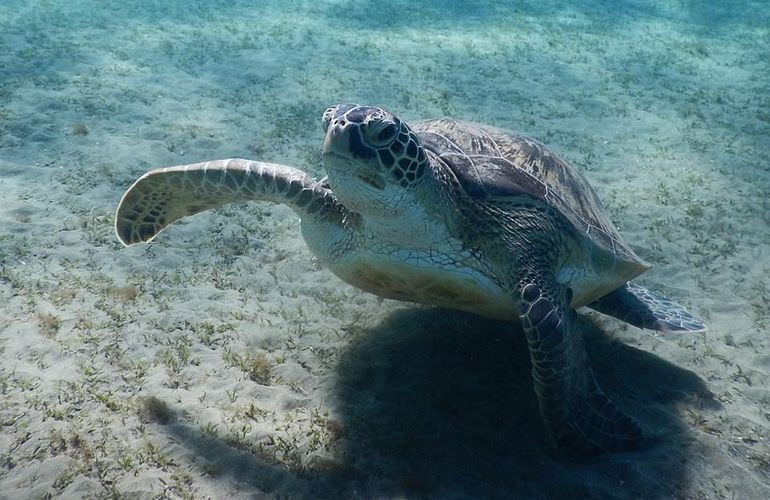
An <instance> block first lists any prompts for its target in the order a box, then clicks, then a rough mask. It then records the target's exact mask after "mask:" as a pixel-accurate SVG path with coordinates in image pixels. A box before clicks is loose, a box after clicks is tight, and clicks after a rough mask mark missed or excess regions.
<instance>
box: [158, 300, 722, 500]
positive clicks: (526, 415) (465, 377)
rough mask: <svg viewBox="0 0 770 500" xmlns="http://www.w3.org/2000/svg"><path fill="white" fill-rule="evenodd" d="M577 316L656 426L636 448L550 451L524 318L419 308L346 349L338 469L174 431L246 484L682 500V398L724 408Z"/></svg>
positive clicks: (372, 493)
mask: <svg viewBox="0 0 770 500" xmlns="http://www.w3.org/2000/svg"><path fill="white" fill-rule="evenodd" d="M580 324H581V326H582V327H583V328H584V329H585V331H586V341H587V345H588V349H589V352H590V354H591V358H592V361H593V366H594V370H595V372H596V374H597V378H598V379H599V381H600V383H601V384H602V386H603V387H604V388H605V389H606V390H607V391H608V392H609V393H610V394H611V396H612V397H613V398H614V399H615V401H616V402H617V403H618V404H619V405H620V406H621V408H623V409H624V410H625V411H627V412H628V413H629V414H631V415H633V416H634V417H635V418H637V419H638V420H639V421H640V423H641V424H642V426H643V428H644V429H645V431H647V433H648V434H655V435H656V437H655V438H654V439H652V440H650V442H649V443H648V445H647V446H646V447H645V448H643V449H642V450H637V451H635V452H630V453H618V454H607V455H604V456H601V457H597V458H593V459H590V460H587V461H585V462H582V463H568V462H559V461H557V460H554V459H553V458H552V457H551V456H550V455H549V453H548V445H547V442H546V440H545V436H544V429H543V426H542V423H541V421H540V418H539V415H538V410H537V402H536V399H535V396H534V392H533V391H532V384H531V378H530V373H529V371H530V366H529V356H528V352H527V349H526V345H525V342H524V337H523V334H522V332H521V330H520V329H519V327H517V326H515V325H511V324H509V323H504V322H499V321H493V320H488V319H484V318H480V317H478V316H474V315H470V314H465V313H461V312H455V311H447V310H441V309H419V308H417V309H415V308H406V309H403V310H399V311H396V312H395V313H393V314H391V315H390V316H389V317H388V318H387V319H386V320H385V321H383V322H382V323H381V324H380V325H378V326H376V327H374V328H372V329H370V330H368V331H367V332H365V333H363V334H361V336H360V337H359V338H358V339H357V340H356V341H354V342H353V343H352V344H351V345H350V346H349V347H348V348H347V351H346V352H345V353H344V354H343V355H342V359H341V361H340V363H339V365H338V381H337V384H336V392H337V393H336V402H335V405H336V408H335V410H336V413H337V415H338V416H339V418H340V419H341V422H340V424H341V426H342V430H343V432H342V435H343V436H344V438H343V439H341V440H340V441H338V448H337V449H336V450H335V452H336V453H335V454H336V456H335V457H334V461H335V462H337V463H338V464H339V467H336V468H335V470H334V471H332V472H328V473H327V472H321V471H316V472H313V471H312V470H307V469H305V470H303V471H294V470H291V469H287V468H285V467H283V466H276V465H272V464H270V463H269V462H268V461H266V460H262V459H261V458H260V457H256V456H254V455H251V454H248V453H245V452H242V451H238V450H236V449H233V448H231V447H229V446H228V445H227V444H225V442H224V441H221V440H218V439H216V438H214V439H212V438H210V437H202V436H201V434H200V432H197V431H194V430H193V429H192V428H188V426H186V425H185V424H174V425H172V426H170V427H169V430H170V431H171V432H172V433H173V434H174V435H176V437H177V438H179V439H181V441H182V442H183V444H185V445H186V446H189V447H191V448H193V449H195V451H196V452H198V453H200V454H201V455H202V456H203V457H204V458H206V459H207V460H208V461H209V463H211V464H213V465H215V466H217V468H218V469H219V470H222V471H227V472H228V473H230V474H232V476H233V477H234V478H235V479H236V480H237V482H238V483H240V484H241V486H243V487H244V488H246V489H248V488H249V487H250V486H251V487H257V488H259V490H260V492H268V493H272V494H276V495H279V496H282V495H288V496H290V497H293V498H299V497H306V496H308V497H315V498H324V497H327V496H328V497H335V498H339V497H344V498H382V497H392V496H405V497H407V498H423V497H430V498H603V499H604V498H646V499H653V498H672V497H681V496H682V495H683V494H684V493H685V492H686V491H687V476H688V475H687V470H686V465H687V462H688V456H689V454H690V448H691V446H692V442H693V438H692V436H691V434H690V432H689V430H688V426H687V425H686V424H685V423H684V422H683V421H682V420H681V418H680V417H679V411H678V410H677V408H676V406H677V405H680V404H685V405H686V404H688V403H689V404H693V405H694V404H700V405H704V406H707V407H713V408H717V407H718V406H719V404H718V403H717V402H716V401H714V400H713V399H711V395H710V393H709V391H708V390H707V388H706V386H705V383H704V382H703V381H702V380H701V379H700V378H698V377H697V376H696V375H695V374H694V373H692V372H690V371H688V370H684V369H681V368H678V367H676V366H675V365H673V364H671V363H669V362H667V361H665V360H663V359H661V358H659V357H657V356H655V355H653V354H650V353H647V352H644V351H640V350H638V349H635V348H633V347H629V346H627V345H625V344H622V343H620V342H617V341H615V340H613V339H612V338H611V337H609V336H608V335H607V334H605V333H603V332H602V331H600V330H599V329H597V328H596V327H595V326H594V325H593V324H591V322H590V321H588V320H586V319H585V318H581V320H580ZM643 334H644V333H643V332H640V335H643ZM340 471H344V473H343V474H341V473H340Z"/></svg>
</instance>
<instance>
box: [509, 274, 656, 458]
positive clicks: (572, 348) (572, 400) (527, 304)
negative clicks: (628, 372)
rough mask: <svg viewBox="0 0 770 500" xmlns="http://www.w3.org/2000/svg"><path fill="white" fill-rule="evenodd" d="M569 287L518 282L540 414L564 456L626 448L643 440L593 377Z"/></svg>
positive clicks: (546, 281)
mask: <svg viewBox="0 0 770 500" xmlns="http://www.w3.org/2000/svg"><path fill="white" fill-rule="evenodd" d="M568 294H569V291H568V290H567V289H566V288H565V287H563V286H561V285H558V284H557V283H556V282H554V281H552V280H549V279H547V278H543V277H539V276H529V277H526V278H525V279H524V280H523V281H522V282H521V283H520V284H519V287H518V295H519V303H518V312H519V316H520V319H521V322H522V325H523V327H524V332H525V333H526V337H527V343H528V344H529V353H530V359H531V360H532V378H533V381H534V386H535V394H536V395H537V397H538V402H539V405H540V413H541V414H542V416H543V419H544V422H545V426H546V429H547V431H548V433H549V435H550V437H551V440H552V441H553V443H554V445H555V446H556V447H557V448H558V449H559V451H560V452H561V453H563V454H566V455H569V456H585V455H592V454H596V453H600V452H604V451H626V450H630V449H633V448H634V447H636V446H637V445H638V444H639V443H640V442H641V440H642V432H641V430H640V428H639V426H638V425H637V424H636V422H635V421H634V420H633V419H631V418H630V417H628V416H627V415H625V414H624V413H623V412H621V411H620V410H619V409H618V408H617V407H616V406H615V404H614V403H613V402H612V401H610V399H609V398H608V397H607V395H606V394H605V393H604V392H603V391H602V390H601V388H600V387H599V385H598V384H597V382H596V379H595V378H594V374H593V371H592V370H591V366H590V363H589V360H588V355H587V353H586V350H585V347H584V344H583V337H582V332H580V331H578V329H577V328H576V325H575V312H574V311H573V310H571V309H569V308H568V307H567V304H568V303H569V299H570V297H568Z"/></svg>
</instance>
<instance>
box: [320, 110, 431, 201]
mask: <svg viewBox="0 0 770 500" xmlns="http://www.w3.org/2000/svg"><path fill="white" fill-rule="evenodd" d="M323 127H324V130H325V131H326V136H327V139H326V143H325V148H326V149H330V150H332V151H334V152H335V153H337V154H340V155H343V156H347V157H350V158H352V159H363V160H375V159H376V162H377V164H378V166H379V168H378V170H379V171H380V173H382V174H387V176H389V177H390V180H391V181H393V182H396V183H398V184H400V185H401V187H404V188H408V187H410V186H412V185H414V184H416V183H417V181H418V180H419V179H420V178H421V177H422V176H423V174H424V173H425V169H426V168H427V165H428V158H427V156H426V155H425V151H424V150H423V148H422V146H421V145H420V139H418V138H417V135H415V133H414V132H412V131H411V130H410V129H409V126H408V125H407V124H406V123H404V122H402V121H401V120H399V119H398V118H397V117H396V116H395V115H393V113H391V112H389V111H387V110H385V109H382V108H378V107H374V106H358V105H355V104H339V105H337V106H333V107H331V108H328V109H327V110H326V111H325V112H324V115H323ZM327 144H328V146H326V145H327Z"/></svg>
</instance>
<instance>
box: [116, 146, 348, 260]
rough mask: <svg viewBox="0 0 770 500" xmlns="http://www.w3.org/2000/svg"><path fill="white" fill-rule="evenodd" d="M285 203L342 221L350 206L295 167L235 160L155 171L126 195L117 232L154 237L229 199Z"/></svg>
mask: <svg viewBox="0 0 770 500" xmlns="http://www.w3.org/2000/svg"><path fill="white" fill-rule="evenodd" d="M247 200H266V201H273V202H276V203H283V204H286V205H288V206H289V207H291V208H293V209H294V211H295V212H296V213H297V214H298V215H299V216H300V217H301V218H305V217H324V218H326V219H328V220H329V221H331V222H334V223H337V224H340V225H342V224H343V223H344V220H345V219H346V216H347V214H346V212H347V211H346V210H345V208H344V207H343V206H342V205H341V204H340V203H339V202H337V200H336V198H335V197H334V195H333V194H332V192H331V190H330V189H329V188H328V187H326V186H324V185H323V184H322V183H321V182H317V181H313V180H312V179H311V178H310V177H309V176H308V175H307V174H306V173H305V172H303V171H301V170H299V169H296V168H294V167H288V166H286V165H279V164H276V163H265V162H259V161H250V160H241V159H230V160H216V161H209V162H204V163H193V164H190V165H178V166H175V167H166V168H159V169H155V170H151V171H150V172H147V173H146V174H144V175H143V176H141V177H140V178H139V179H138V180H137V181H136V182H135V183H134V184H133V185H132V186H131V187H130V188H129V189H128V190H127V191H126V193H125V194H124V195H123V198H122V199H121V200H120V204H119V206H118V210H117V214H116V216H115V231H116V232H117V235H118V237H119V238H120V240H121V241H122V242H123V243H124V244H126V245H132V244H134V243H139V242H142V241H150V240H152V239H153V238H154V237H155V236H156V235H157V234H158V233H159V232H160V231H161V230H163V229H164V228H165V227H166V226H168V225H169V224H171V223H173V222H174V221H175V220H178V219H180V218H182V217H186V216H190V215H193V214H196V213H198V212H202V211H204V210H209V209H212V208H216V207H220V206H222V205H225V204H227V203H232V202H236V201H247Z"/></svg>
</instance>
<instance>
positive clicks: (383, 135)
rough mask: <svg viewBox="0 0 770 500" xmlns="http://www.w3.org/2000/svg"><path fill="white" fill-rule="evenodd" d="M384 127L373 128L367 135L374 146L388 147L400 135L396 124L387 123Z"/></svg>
mask: <svg viewBox="0 0 770 500" xmlns="http://www.w3.org/2000/svg"><path fill="white" fill-rule="evenodd" d="M383 125H384V126H382V127H372V129H371V132H370V133H368V134H367V136H368V137H367V138H368V139H369V142H370V143H371V144H372V145H373V146H387V145H388V144H390V143H391V142H393V139H395V138H396V136H397V135H398V127H396V124H395V123H385V124H383Z"/></svg>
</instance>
